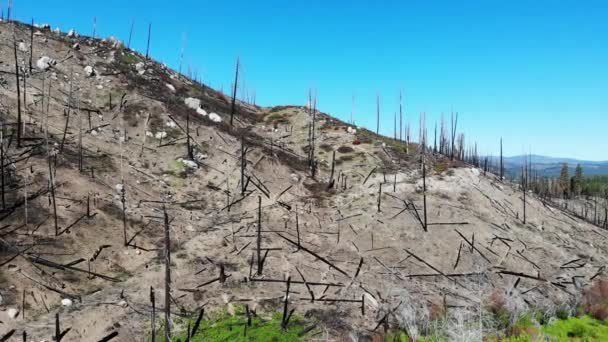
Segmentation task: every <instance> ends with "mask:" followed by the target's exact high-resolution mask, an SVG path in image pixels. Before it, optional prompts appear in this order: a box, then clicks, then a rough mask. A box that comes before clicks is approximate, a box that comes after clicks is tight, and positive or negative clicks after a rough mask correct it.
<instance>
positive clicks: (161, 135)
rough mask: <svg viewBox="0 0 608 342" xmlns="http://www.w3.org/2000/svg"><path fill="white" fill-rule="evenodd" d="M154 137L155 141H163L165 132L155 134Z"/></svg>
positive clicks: (165, 135)
mask: <svg viewBox="0 0 608 342" xmlns="http://www.w3.org/2000/svg"><path fill="white" fill-rule="evenodd" d="M154 137H155V138H156V139H159V140H160V139H164V138H166V137H167V132H156V134H155V135H154Z"/></svg>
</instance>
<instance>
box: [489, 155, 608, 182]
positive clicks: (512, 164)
mask: <svg viewBox="0 0 608 342" xmlns="http://www.w3.org/2000/svg"><path fill="white" fill-rule="evenodd" d="M527 158H531V160H532V168H533V169H534V170H537V171H538V172H539V174H540V175H541V176H545V177H556V176H559V174H560V171H561V169H562V165H563V164H564V163H568V169H569V174H570V175H574V169H575V168H576V165H577V164H581V166H582V167H583V175H584V176H586V177H588V176H599V175H608V160H607V161H592V160H580V159H574V158H558V157H547V156H540V155H535V154H533V155H531V156H528V155H519V156H512V157H505V158H504V163H505V172H506V174H507V175H509V176H516V175H518V174H520V173H521V167H522V165H523V164H524V162H525V161H526V159H527ZM493 159H494V160H497V159H496V157H493Z"/></svg>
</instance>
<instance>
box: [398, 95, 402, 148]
mask: <svg viewBox="0 0 608 342" xmlns="http://www.w3.org/2000/svg"><path fill="white" fill-rule="evenodd" d="M399 141H403V96H402V93H401V91H399Z"/></svg>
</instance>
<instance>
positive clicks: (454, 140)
mask: <svg viewBox="0 0 608 342" xmlns="http://www.w3.org/2000/svg"><path fill="white" fill-rule="evenodd" d="M457 126H458V112H457V113H456V121H454V113H452V127H451V128H452V148H451V152H450V160H454V148H455V142H456V127H457Z"/></svg>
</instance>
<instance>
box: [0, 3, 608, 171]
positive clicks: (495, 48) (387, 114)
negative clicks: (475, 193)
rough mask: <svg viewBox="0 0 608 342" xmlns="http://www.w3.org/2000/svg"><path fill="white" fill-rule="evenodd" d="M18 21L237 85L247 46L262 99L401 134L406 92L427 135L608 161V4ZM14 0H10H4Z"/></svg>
mask: <svg viewBox="0 0 608 342" xmlns="http://www.w3.org/2000/svg"><path fill="white" fill-rule="evenodd" d="M13 2H14V13H15V15H16V17H17V18H18V19H20V20H25V21H29V20H30V19H31V18H32V17H34V18H35V21H36V22H37V23H50V24H51V25H53V27H55V26H60V27H61V29H62V30H63V31H67V30H69V29H70V28H75V29H76V30H77V31H79V32H82V33H84V34H89V35H90V34H91V33H92V26H93V25H92V23H93V17H96V18H97V32H98V34H99V35H100V36H110V35H115V36H117V37H119V38H121V39H123V40H127V37H128V32H129V27H130V24H131V21H132V20H135V33H134V37H133V44H132V46H133V47H134V48H136V49H138V50H140V51H143V50H145V44H146V31H147V25H148V23H152V43H151V54H152V55H153V56H154V57H155V58H156V59H158V60H161V61H164V62H166V63H167V64H169V65H170V66H173V67H174V68H177V66H178V61H179V52H180V46H181V42H182V37H183V36H184V35H185V36H186V52H185V55H186V57H185V59H186V62H187V63H189V64H190V65H191V66H192V68H197V69H198V71H199V74H200V73H202V74H203V79H204V81H205V82H206V83H208V84H210V85H211V86H213V87H216V88H219V87H223V88H224V89H225V90H226V89H228V88H229V86H230V83H231V82H232V77H233V72H234V63H235V59H236V56H237V55H238V56H240V57H241V60H242V64H243V80H244V85H245V87H246V88H248V89H250V90H252V89H253V88H255V90H256V93H257V103H258V104H261V105H279V104H304V103H305V102H306V98H307V92H308V89H309V88H314V89H316V91H317V93H318V105H319V108H320V109H321V110H322V111H324V112H328V113H330V114H333V115H335V116H338V117H340V118H342V119H345V120H348V119H349V117H350V111H351V98H352V94H353V93H355V94H356V122H357V124H360V125H364V126H366V127H368V128H372V129H375V97H376V93H380V95H381V115H382V117H383V120H382V123H381V131H382V132H384V133H385V134H389V135H392V127H393V113H394V112H395V111H396V110H397V109H398V106H397V105H398V93H399V89H403V91H404V94H405V112H406V115H407V117H408V118H409V120H411V122H412V123H413V124H414V129H413V130H412V132H413V133H414V136H417V131H418V130H417V128H416V126H417V122H418V116H419V113H420V112H426V113H427V123H428V126H429V136H430V138H431V139H432V128H433V125H434V122H435V121H436V120H438V119H439V117H440V115H441V113H442V112H444V113H446V118H449V113H450V111H451V108H452V107H453V108H454V110H455V111H458V112H459V113H460V122H459V124H460V125H459V126H460V127H459V128H462V129H463V130H464V131H465V133H466V135H467V137H468V138H473V139H475V140H477V141H478V144H479V146H480V149H481V150H482V151H485V152H487V153H498V143H499V137H500V136H503V137H504V149H505V154H507V155H515V154H521V153H522V152H528V151H531V152H533V153H535V154H543V155H550V156H563V157H575V158H582V159H592V160H608V139H607V138H606V133H607V130H608V1H604V0H585V1H580V0H562V1H553V0H534V1H530V0H529V1H516V0H511V1H507V0H504V1H499V0H484V1H481V0H478V1H453V0H445V1H429V0H419V1H396V0H395V1H389V0H387V1H356V0H351V1H327V0H325V1H321V0H309V1H301V2H300V1H291V0H283V1H279V0H273V1H245V0H242V1H234V0H221V1H217V0H215V1H193V0H192V1H154V0H148V1H141V0H121V1H116V0H104V1H101V0H99V1H82V0H78V1H76V0H60V1H52V2H51V1H48V0H44V1H42V0H13ZM2 5H3V7H5V6H6V1H5V0H2Z"/></svg>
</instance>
